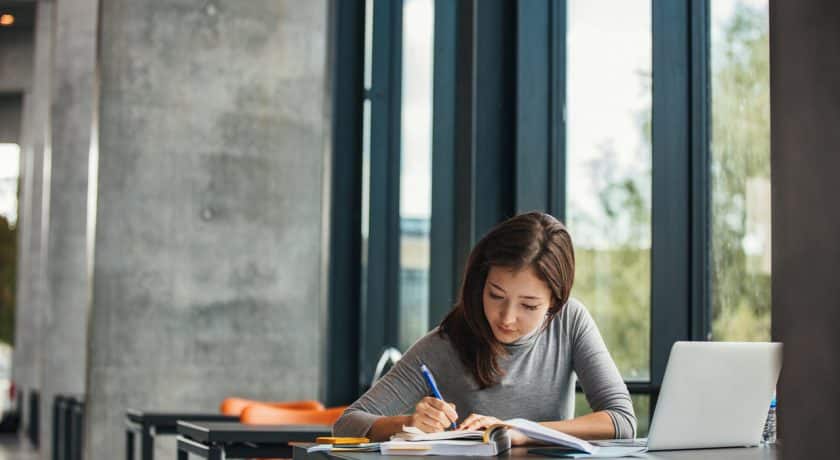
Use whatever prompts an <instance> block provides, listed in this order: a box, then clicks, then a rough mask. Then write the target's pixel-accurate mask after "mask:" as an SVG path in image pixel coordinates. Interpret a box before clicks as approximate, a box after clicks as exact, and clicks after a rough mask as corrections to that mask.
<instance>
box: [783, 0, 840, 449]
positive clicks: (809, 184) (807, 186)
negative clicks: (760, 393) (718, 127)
mask: <svg viewBox="0 0 840 460" xmlns="http://www.w3.org/2000/svg"><path fill="white" fill-rule="evenodd" d="M838 24H840V3H838V2H836V1H832V0H800V1H797V2H786V1H783V0H771V2H770V101H771V107H772V112H771V130H770V132H771V165H772V169H773V236H772V238H773V315H772V317H773V339H774V340H779V341H782V342H784V344H785V346H784V354H783V359H784V365H783V366H782V374H781V376H780V378H779V388H778V400H779V409H778V410H779V438H780V439H781V442H782V445H781V457H782V458H832V457H836V456H837V450H836V448H835V446H834V445H832V443H829V442H825V440H826V439H833V438H834V436H836V435H837V432H838V431H840V419H838V417H837V409H838V408H840V391H838V390H837V389H838V387H840V334H838V333H837V324H838V323H840V300H838V299H840V283H838V282H837V273H838V272H840V242H838V239H837V237H838V235H840V206H837V203H836V201H835V200H836V198H835V197H836V196H837V171H838V170H840V130H838V129H837V128H838V121H840V86H838V85H837V82H838V81H840V27H838Z"/></svg>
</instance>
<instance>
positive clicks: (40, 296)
mask: <svg viewBox="0 0 840 460" xmlns="http://www.w3.org/2000/svg"><path fill="white" fill-rule="evenodd" d="M52 14H53V3H52V2H38V6H37V13H36V21H37V24H36V28H35V54H34V59H33V61H34V71H33V81H32V88H31V90H30V91H28V92H27V93H25V95H24V113H23V121H22V127H21V159H22V161H21V164H22V168H21V169H22V170H23V178H24V179H23V188H22V189H23V190H22V201H21V205H20V207H19V209H20V211H21V212H20V219H19V222H20V235H21V240H20V248H21V251H20V257H19V258H18V264H19V265H18V273H19V274H20V277H19V278H18V289H17V293H18V294H17V295H18V298H17V302H16V304H17V313H16V315H15V330H16V331H18V332H17V333H16V334H15V349H14V356H13V360H14V367H13V370H12V374H13V379H14V380H15V382H17V383H18V385H19V388H20V390H21V391H23V393H24V396H25V397H27V396H28V393H29V391H30V390H31V389H33V388H36V389H37V388H39V387H40V377H41V375H40V371H39V367H38V366H39V364H40V361H41V322H42V321H41V320H42V315H43V311H44V306H45V289H44V286H45V271H44V267H45V258H44V254H43V252H42V251H41V248H42V247H43V244H42V243H43V241H42V240H43V238H42V237H43V234H44V233H43V232H42V224H43V220H44V219H43V212H44V208H43V202H42V197H43V196H42V189H43V182H44V180H43V172H44V162H43V158H44V151H45V149H49V147H50V146H49V135H48V133H49V116H48V115H49V74H50V66H51V50H52V25H53V18H52ZM22 412H23V414H22V415H23V425H22V426H26V424H27V423H28V421H29V413H28V404H24V407H23V411H22Z"/></svg>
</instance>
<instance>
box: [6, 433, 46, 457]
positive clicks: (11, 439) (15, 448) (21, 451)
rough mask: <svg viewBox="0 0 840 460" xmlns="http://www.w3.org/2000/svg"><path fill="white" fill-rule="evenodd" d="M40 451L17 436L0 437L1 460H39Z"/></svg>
mask: <svg viewBox="0 0 840 460" xmlns="http://www.w3.org/2000/svg"><path fill="white" fill-rule="evenodd" d="M37 459H38V451H36V450H35V449H33V448H32V446H30V445H29V443H28V442H27V441H24V440H22V439H21V438H19V437H18V436H17V435H13V434H2V435H0V460H37Z"/></svg>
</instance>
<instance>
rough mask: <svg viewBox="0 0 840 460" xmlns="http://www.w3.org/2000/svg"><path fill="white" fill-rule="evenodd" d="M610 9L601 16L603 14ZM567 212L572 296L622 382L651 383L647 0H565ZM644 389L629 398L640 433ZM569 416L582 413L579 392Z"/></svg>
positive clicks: (643, 420) (584, 405)
mask: <svg viewBox="0 0 840 460" xmlns="http://www.w3.org/2000/svg"><path fill="white" fill-rule="evenodd" d="M605 11H609V12H610V14H604V12H605ZM567 27H568V29H567V31H568V32H567V49H568V52H567V53H568V54H567V56H568V58H567V59H568V64H567V69H568V70H567V80H566V82H567V83H566V85H567V86H566V94H567V95H566V100H567V109H566V120H565V121H566V130H567V137H566V139H567V143H566V187H567V193H566V218H567V224H568V226H569V231H570V232H571V234H572V239H573V241H574V243H575V251H576V254H575V256H576V271H575V273H576V275H575V277H576V279H575V287H574V289H573V291H572V295H573V296H574V297H577V298H578V299H580V300H581V301H582V302H583V303H584V304H585V305H586V306H587V308H588V309H589V311H590V312H591V313H592V316H593V318H594V319H595V322H596V323H597V324H598V328H599V329H600V331H601V334H602V335H603V337H604V341H605V342H606V343H607V347H608V348H609V350H610V353H611V354H612V356H613V359H614V360H615V362H616V364H617V365H618V367H619V370H620V372H621V374H622V375H623V376H624V378H625V380H628V381H648V380H649V379H650V353H649V350H650V247H651V246H650V245H651V217H650V216H651V199H650V190H651V175H650V172H651V138H650V123H651V5H650V0H635V1H622V0H599V1H595V2H593V1H583V0H573V1H570V2H569V3H568V26H567ZM649 401H650V397H649V396H647V395H633V405H634V408H635V411H636V415H637V417H638V419H639V435H641V436H644V435H646V433H647V423H648V419H649V413H650V411H649ZM575 409H576V413H577V415H582V414H585V413H588V412H590V411H591V409H590V407H589V405H588V404H587V402H586V400H585V398H584V397H583V395H582V394H578V396H577V399H576V405H575Z"/></svg>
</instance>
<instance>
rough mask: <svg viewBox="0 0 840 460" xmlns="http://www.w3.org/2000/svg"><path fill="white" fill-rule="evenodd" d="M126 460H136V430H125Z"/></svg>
mask: <svg viewBox="0 0 840 460" xmlns="http://www.w3.org/2000/svg"><path fill="white" fill-rule="evenodd" d="M125 460H134V430H132V429H131V428H126V429H125Z"/></svg>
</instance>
